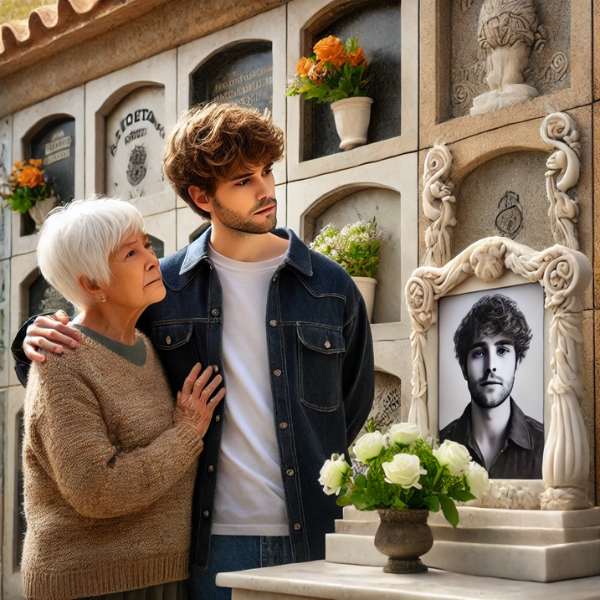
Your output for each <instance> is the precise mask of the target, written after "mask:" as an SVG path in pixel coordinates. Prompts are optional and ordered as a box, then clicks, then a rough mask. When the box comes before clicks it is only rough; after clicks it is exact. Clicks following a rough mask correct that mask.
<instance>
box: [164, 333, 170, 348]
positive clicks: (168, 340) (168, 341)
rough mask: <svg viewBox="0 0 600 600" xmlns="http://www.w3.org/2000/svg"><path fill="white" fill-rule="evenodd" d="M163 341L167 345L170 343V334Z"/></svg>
mask: <svg viewBox="0 0 600 600" xmlns="http://www.w3.org/2000/svg"><path fill="white" fill-rule="evenodd" d="M165 342H167V346H168V345H170V343H171V336H170V335H168V336H167V338H166V339H165Z"/></svg>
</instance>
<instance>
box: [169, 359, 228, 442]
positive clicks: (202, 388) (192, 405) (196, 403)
mask: <svg viewBox="0 0 600 600" xmlns="http://www.w3.org/2000/svg"><path fill="white" fill-rule="evenodd" d="M201 369H202V365H201V364H200V363H196V365H195V366H194V368H193V369H192V370H191V371H190V374H189V375H188V376H187V377H186V380H185V382H184V384H183V390H182V391H181V392H177V407H176V408H175V414H174V416H173V419H174V421H175V424H180V423H183V424H185V425H189V426H190V427H193V428H194V429H196V430H197V431H198V433H199V434H200V435H201V436H202V437H204V434H205V433H206V432H207V430H208V426H209V425H210V422H211V420H212V416H213V412H214V411H215V408H216V407H217V404H219V402H220V401H221V399H222V398H223V396H225V388H221V389H220V390H219V391H218V392H217V393H216V394H215V396H214V397H213V398H211V396H212V395H213V393H214V391H215V390H216V389H217V388H218V387H219V385H220V384H221V382H222V381H223V377H221V375H215V377H213V379H212V381H210V383H209V380H210V377H211V375H212V374H213V368H212V367H208V368H207V369H205V370H204V372H203V373H202V375H200V371H201ZM198 375H200V376H199V377H198ZM207 384H208V385H207Z"/></svg>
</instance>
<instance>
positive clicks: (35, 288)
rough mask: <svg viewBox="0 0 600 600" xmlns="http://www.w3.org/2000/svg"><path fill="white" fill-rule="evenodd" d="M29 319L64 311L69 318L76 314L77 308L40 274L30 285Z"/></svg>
mask: <svg viewBox="0 0 600 600" xmlns="http://www.w3.org/2000/svg"><path fill="white" fill-rule="evenodd" d="M28 293H29V311H28V312H29V315H28V316H29V317H33V316H34V315H39V314H40V313H43V312H48V311H54V312H56V311H57V310H64V311H65V312H66V313H67V314H68V315H69V316H71V317H72V316H73V315H74V314H75V307H74V306H73V305H72V304H71V303H70V302H68V301H67V300H66V299H65V298H64V297H63V296H62V295H61V294H60V293H59V292H58V291H57V290H56V289H55V288H53V287H52V286H51V285H50V284H49V283H48V282H47V281H46V280H45V279H44V277H43V276H42V275H41V274H40V275H38V276H37V277H36V278H35V279H34V280H33V281H32V283H31V284H30V286H29V289H28Z"/></svg>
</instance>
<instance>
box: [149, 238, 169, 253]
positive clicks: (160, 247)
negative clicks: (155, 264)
mask: <svg viewBox="0 0 600 600" xmlns="http://www.w3.org/2000/svg"><path fill="white" fill-rule="evenodd" d="M148 238H149V239H150V241H151V242H152V249H153V250H154V254H156V256H157V258H163V257H164V255H165V243H164V242H163V241H162V240H160V239H159V238H157V237H154V236H153V235H150V234H148Z"/></svg>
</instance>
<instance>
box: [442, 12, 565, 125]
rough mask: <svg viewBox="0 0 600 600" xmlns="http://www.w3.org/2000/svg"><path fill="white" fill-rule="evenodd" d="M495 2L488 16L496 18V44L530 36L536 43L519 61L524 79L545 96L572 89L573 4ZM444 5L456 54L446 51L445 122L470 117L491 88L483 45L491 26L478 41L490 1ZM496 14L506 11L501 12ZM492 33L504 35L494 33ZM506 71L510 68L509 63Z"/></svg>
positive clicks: (493, 20) (531, 43)
mask: <svg viewBox="0 0 600 600" xmlns="http://www.w3.org/2000/svg"><path fill="white" fill-rule="evenodd" d="M492 1H493V0H485V3H486V4H487V5H488V6H489V7H490V10H489V11H488V12H487V13H484V16H485V14H487V15H490V16H491V21H490V25H489V28H488V34H489V36H491V37H494V38H495V39H494V40H491V41H490V44H491V45H492V46H495V45H496V44H497V43H498V42H499V41H500V39H501V38H502V42H504V41H507V42H508V40H512V41H515V40H516V39H517V37H519V36H521V37H523V36H524V38H526V45H527V46H529V47H530V53H529V57H528V58H527V50H525V54H524V55H523V57H522V58H521V59H516V60H517V62H519V60H521V61H522V64H520V65H519V66H517V67H516V68H517V69H518V70H519V72H520V73H522V81H523V83H524V84H526V85H528V86H531V87H533V88H535V90H537V92H538V93H539V95H540V96H542V95H546V94H550V93H552V92H555V91H556V90H559V89H563V88H569V87H571V64H570V63H571V2H570V1H569V2H566V1H565V0H495V1H494V3H493V4H492ZM440 6H441V10H442V11H443V12H444V14H443V15H442V18H441V23H442V25H443V26H444V27H446V26H447V25H445V24H446V23H449V24H450V31H449V32H448V34H447V35H446V39H447V40H448V41H447V42H446V43H447V44H449V46H450V52H445V53H444V54H442V55H441V59H442V61H441V62H442V65H440V66H442V67H443V68H445V69H446V76H445V78H447V80H449V86H448V88H447V91H448V94H447V96H446V98H440V104H441V107H442V114H441V115H440V116H441V120H442V121H446V120H449V119H453V118H456V117H463V116H466V115H469V114H470V110H471V108H472V106H473V99H474V98H475V97H477V96H480V95H481V94H485V93H487V92H489V91H490V85H488V83H489V82H488V81H486V79H487V77H488V75H489V74H490V65H491V62H490V61H486V51H485V50H484V49H483V47H482V45H485V43H486V41H485V38H486V31H485V30H484V31H482V33H481V35H479V40H478V33H479V31H480V15H481V14H482V8H483V7H484V0H452V1H451V2H448V3H447V4H446V3H445V2H444V3H441V5H440ZM531 7H532V8H533V11H534V13H535V17H537V22H536V21H535V20H534V17H533V16H531V15H532V14H533V13H529V16H528V14H527V11H528V10H530V8H531ZM495 13H498V14H500V13H503V14H500V16H497V15H496V14H495ZM490 31H492V32H493V31H495V32H497V34H498V35H492V34H491V33H490ZM489 36H488V37H489ZM510 45H511V44H510V43H507V44H506V45H505V46H503V48H502V50H503V51H508V50H509V46H510ZM516 45H517V44H514V46H515V47H516ZM511 60H512V59H511ZM486 62H487V64H486ZM444 63H445V64H444ZM503 70H504V71H505V72H506V71H507V67H506V65H505V66H504V68H503ZM492 85H494V84H493V82H492ZM505 85H506V82H505ZM444 106H445V108H446V110H445V111H444Z"/></svg>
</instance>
